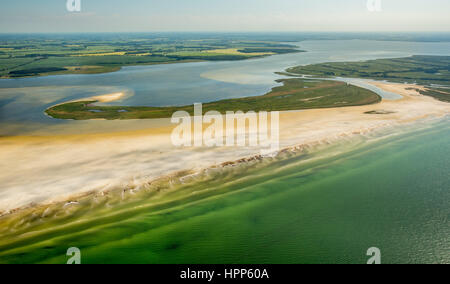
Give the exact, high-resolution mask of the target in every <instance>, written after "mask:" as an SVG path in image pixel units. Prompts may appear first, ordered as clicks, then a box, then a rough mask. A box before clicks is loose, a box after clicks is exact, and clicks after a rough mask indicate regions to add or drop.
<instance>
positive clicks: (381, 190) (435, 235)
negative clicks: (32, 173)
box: [0, 119, 450, 263]
mask: <svg viewBox="0 0 450 284" xmlns="http://www.w3.org/2000/svg"><path fill="white" fill-rule="evenodd" d="M393 133H395V131H394V132H393ZM338 149H339V151H340V153H338V154H336V150H338ZM344 149H347V150H344ZM331 153H335V154H333V155H331ZM449 155H450V124H449V120H448V119H447V120H445V121H442V122H440V123H437V124H433V125H428V126H427V127H422V128H421V129H410V130H408V131H406V132H404V133H403V134H401V135H395V136H385V138H378V139H374V138H371V139H368V140H366V141H363V142H358V143H354V144H351V145H347V146H346V145H345V144H341V145H337V146H335V147H333V146H331V147H330V148H329V149H328V148H327V149H325V150H321V151H319V152H317V154H312V153H311V154H307V155H299V156H294V157H291V158H288V159H284V160H281V161H276V162H273V163H271V164H269V165H267V166H265V167H262V168H256V169H247V170H245V171H242V173H236V174H234V175H232V176H229V177H227V176H225V177H221V178H220V179H218V180H209V181H207V182H203V183H199V184H194V185H192V186H188V187H186V188H184V189H182V190H181V191H178V193H177V194H183V192H185V193H186V194H187V193H190V192H191V191H192V192H193V193H192V194H187V196H188V197H186V198H185V199H184V200H183V201H180V202H175V203H171V205H170V206H162V207H161V206H160V208H158V209H157V208H155V207H145V206H144V205H145V204H146V202H150V203H151V201H145V202H144V203H142V204H141V205H142V206H137V205H136V206H133V207H130V208H129V210H128V211H127V213H126V214H125V213H124V214H123V216H120V215H116V216H115V217H114V218H109V219H101V216H102V215H101V214H96V218H99V220H98V221H97V222H95V221H94V222H92V223H91V224H90V225H89V226H86V227H84V228H83V227H79V226H78V227H77V226H76V225H73V227H72V228H71V225H70V224H69V225H68V226H66V227H64V228H62V229H60V230H59V231H56V232H52V233H48V234H45V233H43V234H41V235H40V236H39V237H35V238H31V239H29V240H28V241H26V242H22V243H16V244H14V243H13V244H10V245H8V246H4V245H1V244H0V251H1V252H0V262H7V263H8V262H9V263H10V262H13V263H15V262H19V263H22V262H25V263H27V262H33V263H34V262H50V263H64V262H65V261H66V260H67V259H66V257H65V251H66V250H67V248H69V247H72V246H75V247H79V248H80V249H81V252H82V262H83V263H366V262H367V260H368V257H367V256H366V252H367V250H368V248H371V247H378V248H379V249H380V250H381V252H382V262H383V263H450V241H449V237H450V226H449V223H448V222H449V220H448V219H449V214H450V207H449V204H450V175H449V172H450V160H449V159H448V157H449ZM308 158H316V159H315V160H310V161H309V160H308ZM200 189H207V190H206V191H201V190H200ZM195 192H197V194H194V193H195ZM168 198H169V197H168ZM169 199H170V198H169Z"/></svg>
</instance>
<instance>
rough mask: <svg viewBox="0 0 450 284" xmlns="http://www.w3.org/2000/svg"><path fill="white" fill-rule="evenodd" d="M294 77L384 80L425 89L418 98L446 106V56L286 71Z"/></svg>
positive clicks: (449, 71) (449, 64)
mask: <svg viewBox="0 0 450 284" xmlns="http://www.w3.org/2000/svg"><path fill="white" fill-rule="evenodd" d="M287 72H289V73H290V74H294V75H312V76H318V77H347V78H363V79H374V80H386V81H390V82H396V83H410V84H418V85H423V86H426V88H425V90H422V89H418V91H419V92H420V93H421V94H422V95H426V96H431V97H434V98H436V99H438V100H441V101H444V102H450V56H422V55H420V56H419V55H415V56H411V57H406V58H394V59H377V60H369V61H360V62H330V63H321V64H313V65H308V66H298V67H293V68H289V69H288V70H287Z"/></svg>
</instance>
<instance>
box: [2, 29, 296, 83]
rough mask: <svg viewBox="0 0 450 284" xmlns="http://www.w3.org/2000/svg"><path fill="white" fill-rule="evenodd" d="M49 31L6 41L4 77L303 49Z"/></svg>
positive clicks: (272, 44) (241, 42) (261, 43)
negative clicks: (52, 33)
mask: <svg viewBox="0 0 450 284" xmlns="http://www.w3.org/2000/svg"><path fill="white" fill-rule="evenodd" d="M194 38H195V39H196V40H192V38H184V37H178V36H176V35H172V36H170V37H164V38H160V37H144V38H142V37H139V36H137V35H136V37H126V38H121V39H117V38H116V37H109V36H106V35H105V36H100V35H92V36H89V37H77V36H74V37H71V38H66V37H62V38H60V37H58V36H51V37H50V38H47V37H45V36H43V37H42V38H41V37H39V36H35V37H34V36H33V37H23V38H20V39H18V38H14V39H9V40H2V37H0V78H22V77H35V76H47V75H62V74H99V73H107V72H115V71H118V70H120V69H121V68H122V67H124V66H138V65H154V64H168V63H182V62H197V61H218V60H245V59H249V58H258V57H264V56H271V55H275V54H284V53H294V52H301V50H299V49H298V48H297V46H295V45H290V44H282V43H279V42H276V41H257V40H254V41H248V40H235V39H231V38H230V39H217V38H211V37H206V36H205V38H198V37H194Z"/></svg>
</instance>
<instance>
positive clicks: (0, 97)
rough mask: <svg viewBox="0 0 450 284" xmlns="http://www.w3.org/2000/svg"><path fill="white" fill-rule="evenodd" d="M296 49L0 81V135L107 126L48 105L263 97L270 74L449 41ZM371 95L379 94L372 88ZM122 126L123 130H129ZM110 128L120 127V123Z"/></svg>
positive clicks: (440, 50) (432, 50)
mask: <svg viewBox="0 0 450 284" xmlns="http://www.w3.org/2000/svg"><path fill="white" fill-rule="evenodd" d="M297 45H299V47H300V48H301V49H303V50H306V51H307V52H305V53H296V54H285V55H277V56H271V57H266V58H260V59H252V60H245V61H232V62H200V63H183V64H167V65H153V66H137V67H125V68H123V69H122V70H121V71H119V72H114V73H108V74H98V75H62V76H48V77H38V78H24V79H11V80H10V79H8V80H0V135H14V134H21V133H22V132H27V131H30V130H33V129H35V128H44V127H46V126H48V125H62V126H64V127H67V126H70V127H72V128H73V129H76V130H75V131H76V132H78V131H79V129H77V126H78V125H86V124H88V125H90V126H91V127H92V128H96V129H101V128H102V127H103V126H108V125H110V124H112V122H108V121H106V122H105V121H90V122H75V121H61V120H56V119H52V118H50V117H47V116H45V115H44V113H43V112H44V110H45V109H46V108H48V107H50V106H52V105H54V104H58V103H62V102H65V101H68V100H73V99H81V98H85V97H89V96H93V95H100V94H107V93H114V92H125V93H126V94H127V97H126V98H125V99H124V100H123V101H120V102H115V103H114V104H115V105H145V106H165V105H186V104H192V103H195V102H210V101H215V100H220V99H226V98H236V97H247V96H256V95H261V94H264V93H266V92H267V91H269V90H270V89H271V88H272V87H274V86H276V85H277V83H276V82H275V80H276V79H278V78H281V77H280V76H278V75H276V74H274V72H279V71H284V70H285V69H286V68H288V67H292V66H298V65H306V64H312V63H321V62H328V61H356V60H368V59H377V58H393V57H404V56H410V55H414V54H430V55H449V54H450V43H449V42H440V43H439V42H438V43H419V42H388V41H366V40H334V41H304V42H299V43H297ZM360 85H361V82H360ZM362 85H364V84H362ZM375 91H377V92H379V93H380V94H381V95H385V94H383V93H382V92H380V90H378V89H375ZM387 97H389V96H387ZM122 124H123V128H124V129H127V128H128V127H129V125H128V124H126V123H122ZM15 125H17V126H15ZM33 125H35V126H34V128H33ZM116 125H117V126H116V127H119V128H120V127H121V126H120V125H121V124H120V123H119V124H116Z"/></svg>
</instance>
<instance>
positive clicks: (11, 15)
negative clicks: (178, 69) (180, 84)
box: [0, 0, 450, 33]
mask: <svg viewBox="0 0 450 284" xmlns="http://www.w3.org/2000/svg"><path fill="white" fill-rule="evenodd" d="M69 1H80V2H81V11H80V12H69V11H68V10H67V8H66V2H67V0H38V1H36V0H1V2H0V7H1V8H0V33H15V32H19V33H36V32H40V33H48V32H50V33H64V32H67V33H72V32H157V31H160V32H168V31H180V32H181V31H189V32H194V31H198V32H201V31H208V32H209V31H218V32H219V31H220V32H236V31H240V32H251V31H277V32H279V31H286V32H302V31H323V32H332V31H356V32H361V31H373V32H375V31H381V32H383V31H393V32H399V31H407V32H423V31H437V32H450V1H449V0H427V1H425V0H69ZM368 1H369V2H370V3H372V2H377V1H380V3H381V5H379V6H380V7H381V11H376V10H378V9H377V8H376V7H377V6H378V5H376V4H375V5H374V3H372V4H371V5H368Z"/></svg>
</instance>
